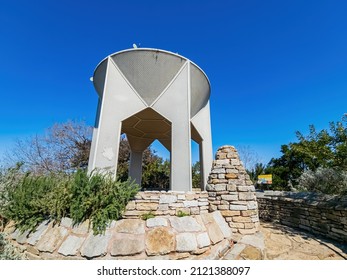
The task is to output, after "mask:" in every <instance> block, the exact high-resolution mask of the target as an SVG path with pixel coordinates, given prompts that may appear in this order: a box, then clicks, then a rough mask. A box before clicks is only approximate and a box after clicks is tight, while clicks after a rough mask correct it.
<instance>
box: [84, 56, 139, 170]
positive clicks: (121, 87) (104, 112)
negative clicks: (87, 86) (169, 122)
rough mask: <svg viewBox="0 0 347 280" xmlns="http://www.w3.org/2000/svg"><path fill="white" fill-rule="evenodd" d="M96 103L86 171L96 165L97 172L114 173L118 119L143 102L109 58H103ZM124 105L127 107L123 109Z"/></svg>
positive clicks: (118, 135) (121, 118)
mask: <svg viewBox="0 0 347 280" xmlns="http://www.w3.org/2000/svg"><path fill="white" fill-rule="evenodd" d="M115 89H117V92H115ZM100 103H101V104H99V106H98V108H99V109H98V111H99V112H98V114H97V120H98V127H97V128H95V129H94V132H93V144H92V147H91V151H90V162H89V165H88V172H89V173H91V172H92V171H93V170H94V169H96V170H97V171H99V172H103V173H106V172H111V173H114V174H115V175H116V170H117V163H118V151H119V141H120V137H121V129H122V120H123V119H125V118H126V117H128V116H130V115H131V114H132V113H133V112H134V111H135V112H136V111H140V110H142V109H144V108H146V106H145V104H144V103H143V102H142V101H141V100H140V99H139V98H138V96H137V95H136V93H135V92H134V90H133V89H132V88H131V87H130V86H129V84H128V83H127V82H126V81H125V80H124V78H123V76H122V74H121V73H120V71H119V69H118V68H117V66H116V65H115V64H114V63H113V62H112V60H111V59H108V61H107V68H106V74H105V84H104V87H103V95H102V99H101V102H100ZM124 107H127V108H128V110H124Z"/></svg>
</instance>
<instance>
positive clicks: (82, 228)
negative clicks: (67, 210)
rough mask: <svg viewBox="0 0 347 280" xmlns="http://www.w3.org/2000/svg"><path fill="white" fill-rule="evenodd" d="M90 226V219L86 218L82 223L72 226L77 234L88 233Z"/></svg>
mask: <svg viewBox="0 0 347 280" xmlns="http://www.w3.org/2000/svg"><path fill="white" fill-rule="evenodd" d="M89 226H90V225H89V220H86V221H84V222H83V223H81V224H78V225H75V226H74V227H73V228H72V232H73V233H75V234H87V233H88V231H89Z"/></svg>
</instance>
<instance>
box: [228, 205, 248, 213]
mask: <svg viewBox="0 0 347 280" xmlns="http://www.w3.org/2000/svg"><path fill="white" fill-rule="evenodd" d="M229 209H230V210H234V211H235V210H240V211H241V210H247V209H248V207H247V205H235V204H230V205H229Z"/></svg>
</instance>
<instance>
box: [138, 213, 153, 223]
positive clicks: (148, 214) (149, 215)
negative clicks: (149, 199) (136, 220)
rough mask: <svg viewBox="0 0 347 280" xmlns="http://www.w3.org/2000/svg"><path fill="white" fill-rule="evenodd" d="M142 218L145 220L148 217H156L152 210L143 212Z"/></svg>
mask: <svg viewBox="0 0 347 280" xmlns="http://www.w3.org/2000/svg"><path fill="white" fill-rule="evenodd" d="M140 218H141V219H142V220H144V221H147V220H148V219H152V218H155V215H154V214H153V213H152V212H148V213H145V214H142V215H141V217H140Z"/></svg>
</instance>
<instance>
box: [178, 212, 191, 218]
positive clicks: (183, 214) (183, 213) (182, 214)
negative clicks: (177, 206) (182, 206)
mask: <svg viewBox="0 0 347 280" xmlns="http://www.w3.org/2000/svg"><path fill="white" fill-rule="evenodd" d="M186 216H190V214H188V213H186V212H183V211H182V210H178V212H177V217H186Z"/></svg>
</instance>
